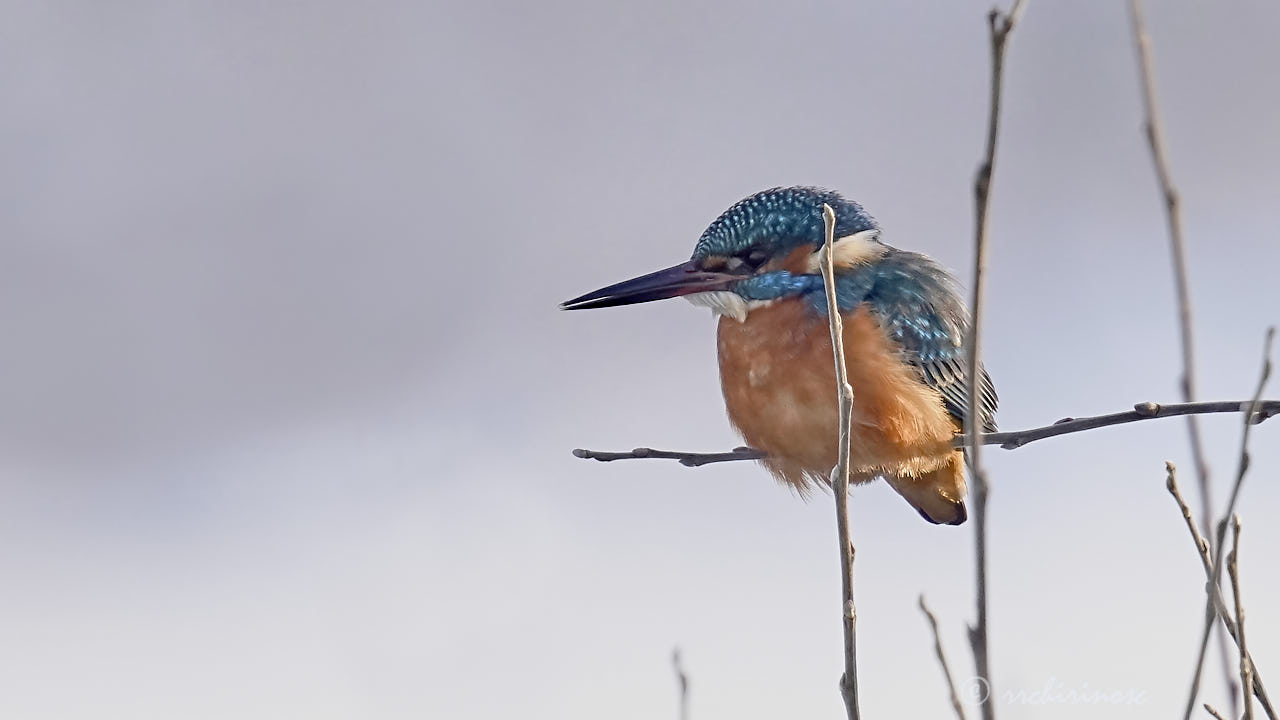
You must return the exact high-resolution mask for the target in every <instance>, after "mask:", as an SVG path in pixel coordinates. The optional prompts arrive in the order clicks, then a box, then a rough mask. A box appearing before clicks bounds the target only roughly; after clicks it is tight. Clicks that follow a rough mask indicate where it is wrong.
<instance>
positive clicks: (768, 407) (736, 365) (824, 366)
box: [718, 298, 955, 491]
mask: <svg viewBox="0 0 1280 720" xmlns="http://www.w3.org/2000/svg"><path fill="white" fill-rule="evenodd" d="M843 318H844V348H845V363H846V366H847V369H848V374H849V384H850V385H851V386H852V387H853V392H854V408H853V428H852V433H851V439H850V457H851V467H852V470H853V477H854V480H855V481H856V482H860V481H866V480H870V479H871V478H873V477H875V476H876V475H881V474H888V475H895V476H904V477H914V476H918V475H921V474H924V473H928V472H931V471H934V470H936V469H937V468H939V467H941V466H942V465H943V464H944V463H946V462H948V459H949V458H950V456H951V455H952V454H953V453H954V451H953V450H952V449H951V438H952V435H953V434H954V432H955V423H954V420H952V418H951V416H950V415H949V414H948V413H947V412H946V410H945V409H944V408H943V404H942V399H941V397H940V396H939V395H938V393H937V392H936V391H934V390H933V389H931V388H929V387H928V386H927V385H925V384H924V382H923V381H922V380H921V378H920V376H919V375H918V373H917V371H916V370H915V369H914V368H913V367H912V366H910V365H909V364H907V363H905V362H904V361H903V359H902V355H901V352H900V350H899V348H898V347H897V346H896V344H895V343H894V342H893V341H892V340H890V338H889V337H888V336H887V335H886V334H885V333H884V331H883V329H881V327H880V325H879V323H878V322H877V321H876V320H875V318H874V317H873V316H872V314H871V313H870V312H869V311H868V309H867V308H866V307H865V306H862V307H859V308H857V309H856V310H854V311H853V312H850V313H846V314H844V316H843ZM718 349H719V356H720V382H721V387H722V389H723V390H724V399H725V405H726V407H727V409H728V412H729V419H730V421H731V422H732V423H733V425H734V426H735V427H736V428H737V429H738V430H739V432H741V433H742V436H743V439H744V440H745V441H746V442H747V444H749V445H750V446H752V447H754V448H757V449H760V450H763V451H765V452H766V453H768V456H769V457H768V459H766V460H765V461H764V462H765V465H767V466H768V467H769V469H770V470H771V471H772V472H773V473H774V475H776V476H777V477H778V478H779V479H780V480H782V481H784V482H786V483H788V484H790V485H792V486H794V487H796V488H798V489H800V490H802V491H803V490H805V489H806V488H807V487H808V483H809V481H811V480H817V481H820V482H829V476H830V473H831V469H832V468H833V467H834V466H835V464H836V460H837V457H836V456H837V445H838V441H837V432H838V427H839V415H838V407H837V401H836V379H835V365H834V359H833V357H832V349H831V334H830V329H829V326H828V323H827V319H826V318H825V317H821V316H819V315H818V314H817V313H815V312H813V310H812V309H811V308H810V307H809V306H808V304H807V302H806V301H804V300H801V299H799V298H788V299H784V300H780V301H777V302H775V303H773V304H771V305H768V306H764V307H758V308H755V309H753V310H752V311H751V312H750V314H749V315H748V316H747V319H746V320H744V321H742V322H739V321H737V320H735V319H733V318H729V317H722V318H720V323H719V331H718Z"/></svg>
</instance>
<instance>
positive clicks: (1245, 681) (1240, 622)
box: [1227, 515, 1253, 720]
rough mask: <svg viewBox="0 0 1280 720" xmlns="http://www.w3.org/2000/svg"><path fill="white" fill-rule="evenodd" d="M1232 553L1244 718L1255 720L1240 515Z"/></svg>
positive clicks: (1234, 521)
mask: <svg viewBox="0 0 1280 720" xmlns="http://www.w3.org/2000/svg"><path fill="white" fill-rule="evenodd" d="M1231 530H1232V533H1231V554H1230V555H1229V556H1227V574H1228V575H1230V576H1231V597H1233V598H1235V602H1236V629H1237V631H1238V635H1237V636H1236V638H1237V640H1239V643H1238V644H1239V646H1240V687H1241V688H1242V691H1241V697H1242V698H1243V699H1244V720H1253V667H1252V665H1253V662H1252V660H1250V659H1249V647H1248V644H1247V643H1245V640H1244V598H1242V597H1241V596H1240V567H1239V564H1238V562H1237V560H1238V558H1239V557H1240V516H1239V515H1234V516H1232V518H1231Z"/></svg>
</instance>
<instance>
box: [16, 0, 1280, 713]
mask: <svg viewBox="0 0 1280 720" xmlns="http://www.w3.org/2000/svg"><path fill="white" fill-rule="evenodd" d="M989 7H990V5H989V3H987V2H976V1H975V2H967V1H966V2H949V3H935V4H932V6H930V7H927V8H926V7H925V6H924V5H921V4H916V3H887V2H880V3H867V2H849V1H845V2H830V3H826V2H803V1H802V2H797V3H789V4H779V3H777V2H771V3H761V2H723V1H720V2H650V3H626V4H624V3H597V2H561V1H559V0H551V1H550V2H543V3H537V4H530V3H514V2H508V3H490V2H461V1H456V2H455V1H451V0H435V1H434V2H428V3H425V4H424V3H416V2H385V3H377V4H373V5H369V4H356V3H339V2H306V3H303V2H269V3H253V4H250V3H200V2H145V1H136V2H135V1H129V2H115V3H93V2H62V3H41V2H6V3H4V7H3V16H4V18H5V21H4V22H3V23H2V24H0V95H2V96H3V98H4V101H3V103H0V343H2V344H0V369H2V372H0V578H2V580H0V588H2V589H0V716H3V717H6V718H33V719H38V718H108V717H110V718H117V717H118V718H176V717H181V718H279V717H308V718H368V717H377V718H401V717H403V718H410V717H412V718H423V717H427V718H451V717H469V718H496V717H510V716H515V715H518V716H521V717H532V718H599V717H608V718H670V717H674V716H675V708H676V691H675V678H674V675H673V673H672V671H671V667H670V664H669V656H670V652H671V650H672V648H673V647H674V646H676V645H679V646H680V647H681V648H682V650H683V653H684V659H685V664H686V666H687V668H688V670H689V673H690V675H691V679H692V710H693V716H694V717H695V718H713V717H739V718H774V717H841V716H842V715H841V714H842V713H843V708H842V706H841V701H840V698H839V695H838V693H837V690H836V683H837V678H838V676H839V673H840V667H841V659H840V658H841V655H840V647H841V638H840V622H839V574H838V568H837V553H836V542H835V528H834V518H833V515H834V513H833V511H832V509H831V505H832V503H831V499H830V495H819V496H817V497H815V498H813V499H811V500H809V501H808V502H805V501H802V500H800V499H799V498H797V497H795V496H794V495H793V494H792V493H791V492H789V491H787V490H786V489H783V488H781V487H779V486H777V485H776V484H775V483H774V481H773V480H772V479H771V478H770V477H769V476H768V475H767V473H765V472H764V471H763V470H761V469H759V468H757V467H755V466H753V465H748V464H745V463H740V464H730V465H721V466H714V467H707V468H701V469H686V468H683V467H680V466H678V465H675V464H674V463H667V462H658V461H646V462H628V463H615V464H611V465H602V464H598V463H593V462H585V461H581V460H576V459H574V458H573V457H572V456H571V455H570V450H571V449H572V448H574V447H590V448H596V449H618V450H620V449H629V448H631V447H634V446H636V445H651V446H654V447H665V448H675V449H689V450H707V451H710V450H718V449H727V448H729V447H732V446H734V445H736V444H737V443H738V440H737V438H736V437H735V436H734V434H733V432H732V430H731V429H730V427H729V426H728V423H727V421H726V419H725V417H724V412H723V409H722V402H721V398H720V391H719V386H718V378H717V370H716V362H715V344H714V325H713V322H712V320H711V319H710V317H709V316H708V314H707V313H706V311H705V310H700V309H696V308H693V307H690V306H689V305H688V304H686V303H681V302H668V303H658V304H651V305H643V306H637V307H630V308H622V309H616V310H612V311H599V312H590V313H572V314H566V313H560V312H559V311H558V310H557V309H556V304H557V303H558V302H559V301H561V300H564V299H566V298H569V297H572V296H574V295H577V294H579V293H581V292H585V291H587V290H590V289H593V288H596V287H599V286H601V285H604V284H607V283H610V282H614V281H616V280H620V279H623V278H627V277H631V276H633V275H636V274H639V273H642V272H647V271H649V270H653V269H656V268H659V267H665V266H667V265H670V264H673V263H675V262H679V261H681V260H683V259H685V258H687V257H688V255H689V253H690V252H691V250H692V246H693V241H694V240H695V239H696V238H697V236H698V235H699V234H700V233H701V231H702V229H703V228H704V227H705V226H706V225H707V224H708V223H709V222H710V221H711V220H712V219H714V218H715V217H716V215H718V214H719V213H720V212H721V211H722V210H723V209H725V208H726V207H728V206H729V205H730V204H731V203H733V202H734V201H736V200H738V199H739V198H741V197H743V196H745V195H748V194H750V193H753V192H755V191H757V190H761V189H764V188H767V187H772V186H777V185H793V184H813V185H823V186H828V187H832V188H836V189H839V190H841V191H842V192H844V193H845V194H847V195H848V196H849V197H852V198H855V199H857V200H859V201H861V202H862V203H863V204H864V205H866V207H867V208H868V209H869V210H870V211H871V212H872V213H873V214H874V215H876V217H877V218H878V219H879V220H880V221H881V223H882V224H883V225H884V227H885V228H886V231H885V238H886V240H887V241H888V242H890V243H891V244H894V245H898V246H900V247H904V248H909V249H913V250H919V251H923V252H927V253H929V254H931V255H933V256H935V257H937V258H939V259H940V260H941V261H943V262H944V263H945V264H947V265H948V266H950V267H952V268H955V269H957V270H959V271H960V272H958V276H959V277H960V279H961V280H962V281H963V282H966V283H967V282H968V272H967V268H968V267H969V263H970V262H971V242H972V240H971V235H972V199H971V198H972V196H971V182H972V177H973V172H974V169H975V167H976V165H977V161H978V157H979V154H980V152H981V148H982V140H983V133H984V131H985V115H986V103H987V92H988V85H987V83H988V72H989V71H988V62H989V47H988V39H987V25H986V19H985V15H986V12H987V10H988V9H989ZM1147 11H1148V25H1149V29H1150V31H1151V34H1152V36H1153V40H1154V49H1155V60H1156V63H1157V73H1158V78H1157V79H1158V83H1159V92H1160V101H1161V103H1162V105H1163V110H1164V117H1165V123H1166V132H1167V136H1168V137H1167V142H1168V149H1169V152H1170V155H1171V161H1172V166H1173V171H1174V174H1175V178H1176V180H1177V183H1178V185H1179V187H1180V189H1181V191H1182V195H1183V199H1184V212H1185V226H1186V232H1187V237H1188V239H1189V243H1190V263H1191V281H1192V289H1193V292H1194V295H1195V300H1196V309H1195V312H1196V318H1195V319H1196V331H1197V333H1198V341H1199V363H1200V366H1199V383H1200V391H1201V395H1202V396H1203V398H1205V399H1223V400H1225V399H1241V398H1245V397H1247V396H1248V395H1249V394H1250V393H1251V392H1252V389H1253V387H1254V384H1255V382H1256V379H1257V374H1258V369H1259V366H1260V351H1261V344H1262V337H1263V332H1264V329H1265V327H1266V325H1268V324H1274V323H1277V322H1278V321H1280V303H1278V302H1277V300H1276V292H1275V288H1276V284H1275V283H1276V277H1277V271H1278V270H1280V243H1277V240H1276V221H1275V216H1274V213H1275V209H1276V201H1277V199H1280V135H1278V134H1277V131H1276V129H1277V128H1278V127H1280V84H1277V83H1276V82H1275V81H1274V78H1275V74H1276V72H1277V70H1280V46H1278V45H1277V44H1276V43H1275V42H1274V37H1275V35H1276V33H1277V30H1278V26H1280V7H1277V6H1276V5H1275V4H1274V3H1271V2H1263V1H1261V0H1257V1H1241V2H1232V3H1228V4H1226V5H1223V4H1210V3H1200V2H1192V1H1190V0H1187V1H1168V2H1160V1H1152V2H1150V3H1149V6H1148V8H1147ZM1129 33H1130V31H1129V24H1128V16H1127V13H1126V9H1125V6H1124V3H1120V2H1101V1H1097V0H1091V1H1087V2H1075V3H1047V2H1046V3H1041V2H1035V1H1033V2H1031V3H1030V4H1029V6H1028V8H1027V11H1026V13H1025V15H1024V16H1023V18H1022V24H1021V25H1020V26H1019V27H1018V28H1017V30H1016V31H1015V33H1014V36H1013V38H1012V41H1011V46H1010V49H1009V59H1008V75H1007V84H1006V102H1007V105H1006V113H1005V116H1004V121H1005V122H1004V127H1003V135H1002V137H1001V145H1000V158H999V163H998V169H997V176H996V180H995V190H994V197H993V203H994V205H993V211H992V227H991V239H990V242H991V246H990V266H989V286H988V288H989V295H988V308H989V311H988V315H987V321H986V325H985V328H986V341H987V342H986V358H987V364H988V367H989V368H990V370H991V373H992V375H993V376H994V378H995V380H996V384H997V386H998V387H999V390H1000V394H1001V397H1002V405H1001V412H1000V417H999V419H1000V423H1001V425H1002V427H1003V428H1004V429H1017V428H1025V427H1030V426H1035V425H1042V424H1046V423H1049V422H1052V421H1054V420H1056V419H1058V418H1061V417H1063V416H1068V415H1070V416H1081V415H1089V414H1095V413H1102V412H1112V411H1118V410H1122V409H1126V408H1128V407H1129V406H1130V405H1131V404H1133V403H1135V402H1140V401H1146V400H1153V401H1163V402H1172V401H1175V400H1177V399H1178V397H1179V391H1178V386H1177V378H1178V376H1179V373H1180V359H1179V352H1178V336H1177V330H1176V319H1175V309H1174V303H1173V300H1174V295H1173V287H1172V280H1171V271H1170V261H1169V251H1168V241H1167V235H1166V232H1165V226H1164V218H1163V213H1162V207H1161V204H1160V199H1159V197H1158V195H1157V192H1156V187H1155V184H1154V179H1153V173H1152V169H1151V164H1150V158H1149V156H1148V154H1147V149H1146V146H1145V144H1144V139H1143V136H1142V135H1141V133H1140V121H1141V106H1140V96H1139V86H1138V76H1137V70H1136V57H1135V53H1134V49H1133V46H1132V43H1131V40H1130V34H1129ZM1278 394H1280V391H1278V390H1275V389H1273V390H1272V391H1271V392H1270V393H1269V395H1270V396H1271V397H1275V396H1277V395H1278ZM1203 422H1204V428H1205V432H1206V442H1207V447H1208V449H1209V454H1210V457H1209V459H1210V462H1211V464H1212V470H1213V479H1214V481H1215V484H1216V488H1217V500H1218V503H1219V505H1221V504H1223V503H1224V502H1225V499H1226V494H1227V493H1226V491H1227V488H1228V486H1229V483H1230V481H1231V479H1232V476H1233V475H1234V472H1235V465H1236V461H1237V453H1238V443H1239V434H1240V420H1239V418H1238V417H1237V416H1212V417H1208V418H1205V419H1204V421H1203ZM1273 422H1275V421H1273ZM1254 438H1255V442H1254V463H1253V470H1252V472H1251V474H1250V476H1249V478H1248V480H1247V481H1246V486H1245V489H1244V494H1243V498H1242V505H1241V509H1242V512H1243V516H1244V523H1245V530H1244V539H1243V548H1242V550H1241V573H1242V575H1243V583H1244V586H1245V601H1246V606H1247V609H1248V624H1247V630H1248V636H1249V644H1250V646H1251V648H1252V649H1253V653H1254V657H1255V659H1256V661H1257V663H1258V666H1259V668H1260V670H1261V671H1262V673H1263V674H1264V677H1265V676H1267V675H1268V674H1275V673H1280V612H1278V611H1277V610H1276V608H1280V577H1278V576H1277V574H1276V572H1275V567H1276V549H1277V547H1280V527H1278V526H1276V525H1275V524H1273V523H1270V522H1269V521H1270V520H1271V519H1272V518H1273V517H1274V515H1275V512H1276V511H1277V509H1278V508H1280V477H1278V476H1280V427H1278V426H1273V425H1272V423H1267V424H1264V425H1262V426H1260V427H1259V428H1257V432H1256V434H1255V435H1254ZM985 457H986V459H987V465H988V466H989V469H990V474H991V480H992V483H993V489H992V494H991V505H990V538H991V544H992V550H991V557H990V570H991V573H992V586H991V600H990V603H991V605H990V607H991V629H992V641H991V642H992V663H993V668H994V672H995V674H996V692H997V694H998V696H1000V695H1003V699H1001V700H998V702H1000V705H999V708H998V709H999V712H1000V714H1001V716H1003V717H1012V718H1059V717H1082V716H1084V715H1085V714H1087V715H1088V716H1090V717H1155V716H1169V715H1170V714H1172V713H1175V712H1179V711H1180V710H1181V708H1182V706H1183V704H1184V702H1185V699H1186V690H1187V687H1188V684H1189V680H1190V677H1191V672H1192V668H1193V664H1194V659H1195V651H1196V648H1197V644H1198V640H1199V632H1200V627H1201V623H1202V612H1203V577H1202V574H1201V569H1200V564H1199V561H1198V560H1197V558H1196V555H1195V552H1194V550H1193V547H1192V544H1191V542H1190V540H1189V538H1188V537H1187V534H1186V529H1185V527H1184V526H1183V523H1182V519H1181V518H1180V517H1179V514H1178V512H1177V509H1176V507H1175V506H1174V504H1173V502H1172V501H1171V499H1170V498H1169V496H1168V495H1167V493H1166V492H1165V489H1164V481H1165V475H1164V461H1165V460H1166V459H1168V460H1173V461H1174V462H1176V463H1178V464H1179V465H1180V466H1181V467H1182V468H1183V469H1184V472H1183V474H1182V478H1183V486H1184V489H1185V490H1186V491H1187V493H1188V496H1189V499H1191V500H1192V501H1193V502H1196V503H1197V505H1198V499H1197V495H1196V493H1195V490H1194V486H1195V483H1194V476H1193V473H1192V467H1191V463H1190V456H1189V451H1188V445H1187V439H1186V428H1185V426H1184V423H1183V422H1182V421H1181V420H1158V421H1153V422H1147V423H1140V424H1136V425H1128V426H1123V427H1118V428H1111V429H1105V430H1100V431H1096V432H1091V433H1087V434H1079V435H1072V436H1069V437H1063V438H1057V439H1052V440H1047V441H1044V442H1041V443H1036V444H1034V445H1031V446H1028V447H1026V448H1023V449H1021V450H1018V451H1016V452H1005V451H1001V450H998V449H994V448H993V449H991V450H989V451H988V452H987V453H986V454H985ZM852 508H853V523H854V539H855V541H856V544H857V547H858V554H857V564H856V570H855V572H856V578H857V602H858V610H859V621H860V622H859V642H860V646H859V655H860V658H859V659H860V666H861V687H862V691H863V709H864V713H865V716H866V717H870V718H876V717H945V716H947V715H948V714H949V713H950V710H949V707H948V705H947V701H946V695H945V690H944V686H943V684H942V680H941V676H940V673H939V671H938V668H937V666H936V663H935V660H934V658H933V654H932V653H933V650H932V644H931V643H932V640H931V637H930V635H929V633H928V630H927V627H926V625H925V622H924V620H923V618H922V617H921V615H920V613H919V611H918V609H917V607H916V599H917V596H918V595H919V594H920V593H922V592H923V593H925V594H926V595H927V596H928V598H929V601H930V603H931V604H932V606H933V607H934V609H935V610H936V612H937V613H938V615H939V618H940V620H941V622H942V626H943V635H942V639H943V642H944V644H945V645H946V648H947V650H948V652H949V654H950V657H951V661H952V664H953V668H954V672H955V673H956V675H957V676H958V678H959V682H960V684H961V685H962V686H967V685H968V678H970V677H971V676H972V675H973V670H972V662H971V655H970V653H969V650H968V647H967V644H966V641H965V635H964V626H965V623H967V622H969V621H971V620H972V618H973V616H974V609H973V579H972V578H973V569H972V566H973V548H972V537H973V531H972V525H966V526H964V527H961V528H950V527H934V526H930V525H928V524H926V523H924V522H922V521H921V520H920V519H919V518H918V517H917V516H916V514H915V512H914V511H913V510H912V509H911V508H910V507H908V506H907V505H906V504H905V503H903V502H902V501H901V499H900V498H898V496H897V495H895V494H894V493H893V492H891V491H890V490H889V489H888V487H887V486H885V485H883V484H874V485H871V486H867V487H861V488H857V489H856V490H855V492H854V498H853V503H852ZM1218 511H1220V509H1219V510H1218ZM1197 512H1198V509H1197ZM1212 649H1213V653H1212V655H1211V664H1210V667H1209V670H1208V671H1207V672H1206V685H1205V699H1206V700H1208V701H1210V702H1212V703H1214V704H1216V705H1218V706H1219V707H1220V708H1223V709H1224V710H1225V708H1226V707H1229V703H1228V702H1227V699H1226V695H1225V690H1224V686H1223V682H1222V680H1223V673H1222V671H1221V669H1220V668H1219V666H1218V654H1217V646H1216V643H1215V645H1214V646H1213V648H1212ZM1046 690H1048V692H1043V691H1046ZM1037 691H1042V692H1040V694H1039V695H1033V693H1035V692H1037ZM1019 692H1021V693H1022V695H1020V696H1019V695H1017V693H1019ZM1099 692H1100V693H1107V694H1110V693H1113V692H1119V693H1123V694H1124V695H1123V697H1125V698H1128V700H1127V701H1125V702H1121V703H1119V704H1114V703H1106V704H1101V705H1090V706H1089V707H1086V708H1082V707H1080V706H1079V705H1077V704H1073V702H1072V699H1073V698H1076V699H1078V698H1079V697H1082V696H1093V697H1096V694H1095V693H1099ZM1073 693H1074V694H1073ZM1019 697H1020V698H1021V699H1020V700H1019V699H1018V698H1019ZM1037 698H1038V699H1039V701H1036V700H1037Z"/></svg>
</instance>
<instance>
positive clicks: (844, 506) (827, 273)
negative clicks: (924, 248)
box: [822, 203, 861, 720]
mask: <svg viewBox="0 0 1280 720" xmlns="http://www.w3.org/2000/svg"><path fill="white" fill-rule="evenodd" d="M822 221H823V223H824V224H825V226H826V228H825V232H826V235H825V237H826V242H825V245H824V247H823V258H822V283H823V289H824V290H825V291H826V293H827V317H828V319H829V321H830V325H831V349H832V354H833V355H834V356H835V368H836V389H837V391H838V393H839V398H840V400H839V402H840V440H839V441H840V445H839V450H838V453H837V455H836V458H837V460H836V466H835V467H834V468H833V469H832V470H831V486H832V489H833V492H834V493H835V496H836V534H837V536H838V537H839V542H840V591H841V603H840V605H841V613H840V615H841V618H842V620H843V625H844V674H843V675H842V676H841V677H840V694H841V695H842V696H843V697H844V706H845V710H846V711H847V712H848V714H849V720H858V719H859V717H860V716H861V713H860V711H859V709H858V647H857V639H858V633H857V624H858V613H857V608H856V606H855V605H854V604H853V552H854V551H853V542H852V541H851V540H850V539H849V435H850V432H851V429H852V427H853V386H852V385H850V384H849V373H848V370H847V369H846V367H845V361H844V323H843V322H842V321H841V318H840V302H839V299H838V298H837V297H836V271H835V262H834V258H833V253H832V250H831V248H832V246H833V245H834V243H835V227H836V213H835V211H834V210H832V209H831V206H830V205H827V204H826V203H823V205H822Z"/></svg>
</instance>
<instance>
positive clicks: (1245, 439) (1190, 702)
mask: <svg viewBox="0 0 1280 720" xmlns="http://www.w3.org/2000/svg"><path fill="white" fill-rule="evenodd" d="M1274 337H1275V328H1274V327H1272V328H1267V337H1266V340H1265V341H1264V343H1263V348H1262V373H1261V377H1259V378H1258V388H1257V390H1255V391H1254V393H1253V401H1252V402H1251V403H1250V404H1249V406H1248V407H1247V408H1246V409H1245V413H1244V432H1243V433H1241V437H1240V464H1239V466H1238V468H1237V470H1236V482H1235V485H1234V486H1232V488H1231V498H1230V500H1228V502H1227V509H1226V512H1225V513H1223V516H1222V520H1221V521H1219V522H1218V526H1217V536H1216V537H1215V542H1214V544H1213V572H1212V575H1211V577H1210V578H1209V583H1208V585H1206V586H1205V608H1204V617H1205V619H1204V632H1203V633H1201V635H1200V652H1199V654H1198V655H1197V657H1196V669H1195V675H1194V676H1192V679H1191V694H1190V697H1189V698H1187V709H1186V713H1185V714H1184V718H1185V719H1186V720H1190V718H1191V711H1192V710H1193V709H1194V708H1195V703H1196V696H1197V695H1199V694H1200V676H1201V674H1202V673H1203V672H1204V659H1205V652H1206V651H1207V650H1208V647H1209V633H1210V631H1211V630H1212V629H1213V618H1214V616H1215V615H1216V614H1217V609H1216V607H1215V603H1214V600H1215V595H1216V593H1217V592H1220V590H1219V588H1220V587H1221V584H1222V561H1223V557H1224V555H1225V553H1224V552H1223V550H1224V544H1225V542H1226V538H1227V523H1228V521H1229V520H1230V518H1231V516H1232V515H1233V514H1235V510H1236V502H1237V501H1238V500H1239V499H1240V488H1241V487H1242V486H1243V485H1244V476H1245V473H1247V472H1248V471H1249V434H1250V431H1251V430H1252V429H1253V426H1254V425H1255V424H1256V421H1255V420H1254V417H1253V416H1254V412H1255V411H1256V410H1257V407H1258V405H1259V403H1260V402H1261V398H1262V391H1263V389H1264V388H1265V387H1266V385H1267V379H1268V378H1270V377H1271V341H1272V339H1273V338H1274ZM1237 630H1239V628H1238V627H1237ZM1236 641H1237V643H1239V636H1238V635H1237V637H1236ZM1231 684H1232V685H1233V686H1234V685H1235V683H1234V682H1232V683H1231ZM1232 697H1235V696H1234V695H1232ZM1272 717H1273V718H1274V716H1272Z"/></svg>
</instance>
